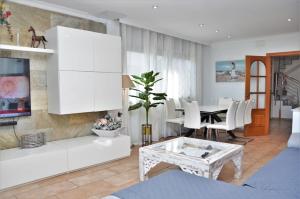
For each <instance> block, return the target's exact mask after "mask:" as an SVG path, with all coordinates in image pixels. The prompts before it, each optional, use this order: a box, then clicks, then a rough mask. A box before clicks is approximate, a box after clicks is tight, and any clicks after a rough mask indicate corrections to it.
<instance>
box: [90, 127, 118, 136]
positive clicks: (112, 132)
mask: <svg viewBox="0 0 300 199" xmlns="http://www.w3.org/2000/svg"><path fill="white" fill-rule="evenodd" d="M121 129H122V128H118V129H115V130H100V129H95V128H93V129H92V131H93V132H94V133H95V134H97V135H98V136H100V137H117V136H119V135H120V134H121V133H120V132H121Z"/></svg>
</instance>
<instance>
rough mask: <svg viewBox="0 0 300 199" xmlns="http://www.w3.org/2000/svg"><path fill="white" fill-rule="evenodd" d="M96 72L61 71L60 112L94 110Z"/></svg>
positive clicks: (69, 112)
mask: <svg viewBox="0 0 300 199" xmlns="http://www.w3.org/2000/svg"><path fill="white" fill-rule="evenodd" d="M93 78H94V73H93V72H79V71H59V84H60V86H59V99H60V100H59V102H60V104H59V106H60V114H71V113H82V112H93V111H94V93H95V91H94V81H93Z"/></svg>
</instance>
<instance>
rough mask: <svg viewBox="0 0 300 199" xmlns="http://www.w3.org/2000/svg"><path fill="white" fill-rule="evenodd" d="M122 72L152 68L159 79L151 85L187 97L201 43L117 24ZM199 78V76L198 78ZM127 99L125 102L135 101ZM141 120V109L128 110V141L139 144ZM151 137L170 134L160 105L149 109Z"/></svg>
mask: <svg viewBox="0 0 300 199" xmlns="http://www.w3.org/2000/svg"><path fill="white" fill-rule="evenodd" d="M121 37H122V42H123V43H122V47H123V50H122V52H123V73H124V74H129V75H139V74H141V73H144V72H147V71H150V70H153V71H155V72H160V77H161V78H163V80H162V81H160V82H159V83H158V84H157V85H156V87H155V88H154V89H155V91H157V92H166V93H167V95H168V98H175V99H178V98H179V97H191V98H192V99H195V98H196V96H197V95H199V93H197V87H199V85H198V86H196V82H197V75H196V74H199V70H198V69H197V67H198V66H201V63H199V62H200V61H201V59H200V58H199V56H201V45H200V44H196V43H193V42H190V41H186V40H182V39H178V38H174V37H171V36H167V35H164V34H160V33H157V32H153V31H149V30H145V29H141V28H136V27H133V26H129V25H125V24H121ZM198 78H200V77H198ZM136 102H137V101H136V99H133V98H130V99H129V103H130V104H133V103H136ZM144 122H145V112H144V110H143V109H139V110H134V111H131V112H129V118H128V131H129V132H130V135H131V139H132V143H133V144H140V143H141V124H143V123H144ZM150 123H151V124H152V134H153V140H154V141H157V140H158V139H159V138H160V137H166V136H170V135H172V134H174V133H175V132H174V128H173V129H171V128H166V124H165V111H164V105H161V106H159V107H156V108H153V109H151V110H150Z"/></svg>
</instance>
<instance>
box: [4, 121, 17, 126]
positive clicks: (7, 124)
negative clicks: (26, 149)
mask: <svg viewBox="0 0 300 199" xmlns="http://www.w3.org/2000/svg"><path fill="white" fill-rule="evenodd" d="M15 125H17V121H5V122H0V126H15Z"/></svg>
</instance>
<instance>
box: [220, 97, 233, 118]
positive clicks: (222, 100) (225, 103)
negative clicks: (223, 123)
mask: <svg viewBox="0 0 300 199" xmlns="http://www.w3.org/2000/svg"><path fill="white" fill-rule="evenodd" d="M232 102H233V99H232V98H231V97H220V98H219V100H218V105H219V106H225V107H229V106H230V104H231V103H232ZM218 117H220V119H221V120H225V119H226V113H219V114H218Z"/></svg>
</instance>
